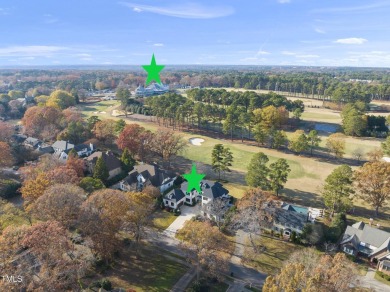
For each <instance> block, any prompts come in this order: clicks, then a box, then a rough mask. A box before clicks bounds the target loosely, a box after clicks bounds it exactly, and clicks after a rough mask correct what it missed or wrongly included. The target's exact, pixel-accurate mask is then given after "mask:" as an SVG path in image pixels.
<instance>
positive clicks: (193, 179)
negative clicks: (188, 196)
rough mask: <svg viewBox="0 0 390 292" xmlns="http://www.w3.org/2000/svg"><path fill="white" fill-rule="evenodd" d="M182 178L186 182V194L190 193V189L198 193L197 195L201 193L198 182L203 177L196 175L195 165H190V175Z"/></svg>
mask: <svg viewBox="0 0 390 292" xmlns="http://www.w3.org/2000/svg"><path fill="white" fill-rule="evenodd" d="M183 176H184V178H185V179H186V180H187V181H188V188H187V192H188V193H189V192H191V190H192V189H195V190H197V191H198V193H200V192H201V189H200V186H199V184H200V181H201V180H202V179H203V178H204V177H205V175H204V174H200V173H196V165H195V163H193V164H192V170H191V173H186V174H183Z"/></svg>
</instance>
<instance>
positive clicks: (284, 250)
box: [244, 236, 302, 275]
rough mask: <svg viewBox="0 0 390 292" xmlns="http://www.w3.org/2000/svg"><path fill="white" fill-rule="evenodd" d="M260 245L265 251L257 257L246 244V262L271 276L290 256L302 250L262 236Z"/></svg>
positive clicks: (299, 247) (290, 244) (297, 246)
mask: <svg viewBox="0 0 390 292" xmlns="http://www.w3.org/2000/svg"><path fill="white" fill-rule="evenodd" d="M258 243H259V244H261V245H263V246H265V251H264V252H262V253H260V254H257V255H255V254H254V253H253V252H252V250H251V248H250V245H249V244H246V247H245V251H244V256H245V258H246V262H247V263H248V264H249V265H251V266H253V267H254V268H256V269H258V270H259V271H261V272H264V273H266V274H269V275H272V274H276V273H277V272H278V271H279V270H280V268H281V267H282V266H283V262H284V261H285V260H286V259H287V258H288V257H289V256H290V254H291V253H293V252H294V251H297V250H299V249H301V248H302V247H301V246H299V245H295V244H292V243H290V242H286V241H282V240H278V239H274V238H270V237H266V236H261V238H260V240H259V241H258Z"/></svg>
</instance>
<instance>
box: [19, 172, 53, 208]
mask: <svg viewBox="0 0 390 292" xmlns="http://www.w3.org/2000/svg"><path fill="white" fill-rule="evenodd" d="M49 186H50V181H49V180H48V179H47V176H46V174H45V173H39V174H38V175H37V176H36V178H35V179H31V180H26V181H24V182H23V186H22V187H21V189H20V192H21V193H22V197H23V199H24V200H25V203H26V204H29V203H32V202H34V201H35V200H36V199H38V198H39V197H40V196H42V195H43V193H44V192H45V190H46V189H47V188H48V187H49Z"/></svg>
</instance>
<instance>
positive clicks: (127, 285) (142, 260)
mask: <svg viewBox="0 0 390 292" xmlns="http://www.w3.org/2000/svg"><path fill="white" fill-rule="evenodd" d="M187 270H188V267H187V266H185V265H184V264H182V263H180V262H176V261H175V260H174V258H172V257H165V256H164V255H163V254H161V253H159V252H158V250H157V249H155V248H153V247H145V246H144V247H143V249H142V252H141V255H140V256H138V257H137V256H136V254H135V252H134V250H133V249H132V248H131V247H129V248H126V249H125V250H122V251H121V259H120V260H117V261H116V262H115V263H114V264H113V265H112V268H111V269H109V270H108V271H106V272H105V273H103V274H102V275H97V276H96V277H95V278H94V279H93V280H92V282H93V281H96V280H97V279H102V278H106V279H108V280H110V281H111V283H112V285H113V287H115V288H122V289H125V290H126V289H134V290H135V291H137V292H138V291H145V292H146V291H148V292H150V291H152V292H153V291H155V292H159V291H170V289H171V288H172V287H173V285H174V284H175V283H176V282H177V281H178V280H179V279H180V278H181V277H182V276H183V275H184V274H185V273H186V272H187Z"/></svg>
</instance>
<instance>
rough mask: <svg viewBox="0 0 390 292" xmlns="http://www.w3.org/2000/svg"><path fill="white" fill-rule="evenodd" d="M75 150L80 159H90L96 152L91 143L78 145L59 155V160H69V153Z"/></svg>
mask: <svg viewBox="0 0 390 292" xmlns="http://www.w3.org/2000/svg"><path fill="white" fill-rule="evenodd" d="M72 149H74V150H75V151H76V152H77V155H78V156H79V157H88V156H90V155H91V154H92V153H93V151H94V150H95V149H94V146H93V144H92V143H89V145H88V144H77V145H75V146H74V147H73V148H68V149H66V150H64V151H62V152H61V153H60V155H59V159H61V160H67V159H68V156H69V152H70V151H71V150H72Z"/></svg>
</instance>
